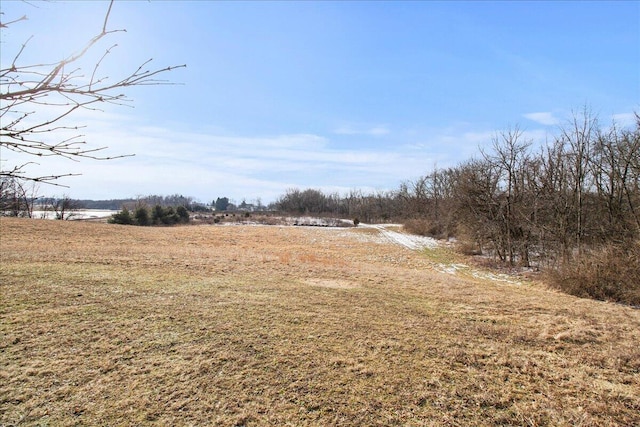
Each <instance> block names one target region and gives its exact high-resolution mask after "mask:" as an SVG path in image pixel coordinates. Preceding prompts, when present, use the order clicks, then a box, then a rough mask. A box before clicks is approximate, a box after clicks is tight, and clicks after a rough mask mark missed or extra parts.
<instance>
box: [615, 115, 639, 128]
mask: <svg viewBox="0 0 640 427" xmlns="http://www.w3.org/2000/svg"><path fill="white" fill-rule="evenodd" d="M611 119H612V120H613V122H614V123H615V124H616V125H618V126H620V127H623V128H624V127H630V126H633V125H634V124H635V123H636V115H635V114H634V113H619V114H614V115H612V116H611Z"/></svg>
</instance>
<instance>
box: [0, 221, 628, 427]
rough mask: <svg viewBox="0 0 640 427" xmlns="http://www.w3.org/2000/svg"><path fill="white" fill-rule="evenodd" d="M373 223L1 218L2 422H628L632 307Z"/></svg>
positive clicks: (354, 423)
mask: <svg viewBox="0 0 640 427" xmlns="http://www.w3.org/2000/svg"><path fill="white" fill-rule="evenodd" d="M376 233H377V231H375V230H371V229H368V230H361V229H323V228H304V227H279V226H269V227H267V226H255V227H254V226H184V227H173V228H146V227H127V226H117V225H109V224H102V223H90V222H62V221H44V220H21V219H8V218H2V219H0V255H1V266H0V289H1V295H0V297H1V304H0V321H1V323H0V331H1V343H0V425H3V426H11V425H51V426H71V425H83V426H86V425H103V426H106V425H109V426H111V425H167V426H169V425H171V426H174V425H176V426H180V425H194V426H195V425H198V426H201V425H219V426H286V425H289V426H391V425H402V426H440V425H448V426H467V425H478V426H479V425H501V426H508V425H517V426H544V425H549V426H595V425H598V426H600V425H604V426H615V425H620V426H632V425H640V310H634V309H632V308H629V307H625V306H621V305H615V304H608V303H602V302H596V301H591V300H586V299H578V298H574V297H571V296H567V295H563V294H560V293H557V292H553V291H550V290H548V289H546V288H545V287H544V286H543V285H541V284H536V283H533V282H528V281H521V283H519V284H518V283H510V282H508V281H504V280H495V279H493V278H492V276H491V275H488V274H487V275H482V274H476V273H477V272H473V271H471V269H456V268H447V263H452V264H453V263H455V262H459V260H454V258H455V256H454V255H452V254H449V253H446V252H444V250H443V249H436V250H435V252H434V250H425V251H424V252H421V251H412V250H408V249H406V248H403V247H400V246H395V245H393V244H392V243H389V242H384V241H381V240H377V239H376Z"/></svg>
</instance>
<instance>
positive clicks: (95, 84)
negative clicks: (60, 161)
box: [0, 0, 186, 183]
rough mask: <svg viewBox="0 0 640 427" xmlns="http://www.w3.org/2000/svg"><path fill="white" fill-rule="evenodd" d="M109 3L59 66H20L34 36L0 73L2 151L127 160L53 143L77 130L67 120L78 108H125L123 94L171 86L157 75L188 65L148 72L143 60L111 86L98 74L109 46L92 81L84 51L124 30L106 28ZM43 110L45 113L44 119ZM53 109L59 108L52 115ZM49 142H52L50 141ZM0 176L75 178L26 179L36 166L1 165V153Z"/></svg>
mask: <svg viewBox="0 0 640 427" xmlns="http://www.w3.org/2000/svg"><path fill="white" fill-rule="evenodd" d="M112 7H113V0H111V1H110V2H109V7H108V9H107V12H106V13H105V16H104V20H103V23H102V28H101V31H100V33H98V34H97V35H95V36H94V37H92V38H91V39H90V40H89V41H88V42H87V43H86V44H85V45H84V46H83V47H82V48H81V49H80V50H78V51H77V52H74V53H72V54H71V55H69V56H67V57H66V58H65V59H63V60H61V61H60V62H57V63H49V64H48V63H40V64H25V65H22V64H20V63H19V62H20V59H21V57H22V54H23V53H24V51H25V49H26V48H27V46H28V44H29V42H30V41H31V40H32V39H33V36H31V37H29V39H27V41H26V42H24V43H23V44H22V45H21V47H20V49H19V51H18V53H17V54H16V56H15V57H14V58H13V61H12V62H11V66H10V67H8V68H2V69H0V150H3V149H4V150H8V151H14V152H19V153H25V154H28V155H33V156H36V157H48V156H60V157H63V158H67V159H71V160H79V159H93V160H112V159H116V158H121V157H128V156H131V155H132V154H124V155H115V156H102V155H100V152H102V151H103V150H105V149H106V148H107V147H88V146H87V141H86V140H85V139H84V135H82V134H75V135H73V136H71V137H69V136H65V137H64V138H62V139H60V140H58V141H56V138H57V137H56V136H55V135H57V134H59V133H60V132H67V133H68V132H69V131H72V132H75V131H78V130H79V129H81V128H82V127H83V126H78V125H75V126H74V125H68V124H66V122H65V119H68V118H69V117H70V116H72V115H73V113H75V112H77V111H78V110H79V109H87V110H99V108H98V105H99V104H102V103H108V104H115V105H127V103H129V102H131V100H130V99H128V98H127V96H126V95H125V93H123V92H121V91H120V90H124V89H126V88H128V87H133V86H149V85H166V84H172V83H170V82H168V81H166V80H161V79H158V78H157V77H158V76H159V75H160V74H162V73H166V72H169V71H172V70H174V69H176V68H183V67H186V65H177V66H168V67H164V68H160V69H155V70H154V69H147V68H146V67H147V66H148V65H149V64H150V63H151V61H152V59H148V60H147V61H145V62H143V63H142V64H141V65H140V66H139V67H137V68H136V70H135V71H133V72H132V73H130V74H129V75H128V76H126V77H124V78H122V79H119V80H117V81H116V82H114V83H109V78H108V76H103V77H100V76H99V71H100V67H101V66H102V64H103V62H104V61H105V60H106V58H107V57H108V55H109V54H110V53H111V52H112V50H113V49H114V48H115V47H116V46H117V45H115V44H114V45H112V46H111V47H109V48H108V49H106V50H105V52H104V53H103V54H102V56H101V57H100V59H99V60H98V61H97V62H96V63H95V64H94V65H93V67H92V70H91V74H90V77H89V79H88V82H87V81H83V79H84V78H85V77H86V76H85V75H84V74H83V70H82V65H81V64H78V63H79V61H80V59H81V58H83V57H85V55H86V54H87V52H89V51H91V50H92V48H94V46H95V45H96V44H97V43H98V42H99V41H100V40H102V39H104V38H106V37H108V36H109V35H110V34H114V33H117V32H124V31H126V30H108V24H109V17H110V15H111V10H112ZM25 20H27V17H26V16H23V17H21V18H19V19H14V20H11V21H8V22H0V27H1V28H7V27H8V26H10V25H12V24H15V23H17V22H20V21H25ZM43 108H45V109H47V110H49V111H48V112H47V113H48V115H46V114H45V113H43V112H42V111H43ZM51 110H57V111H55V112H54V113H51ZM51 140H53V141H54V142H50V141H51ZM0 157H2V159H1V160H2V164H0V177H8V178H19V179H23V180H29V181H35V182H46V183H51V182H52V181H55V180H57V179H59V178H61V177H68V176H75V175H77V174H54V175H47V176H29V174H28V173H27V170H26V167H27V166H28V165H30V164H33V163H35V162H24V163H21V164H19V165H14V166H9V167H5V164H4V163H5V162H6V159H5V158H4V157H6V156H5V155H2V153H0Z"/></svg>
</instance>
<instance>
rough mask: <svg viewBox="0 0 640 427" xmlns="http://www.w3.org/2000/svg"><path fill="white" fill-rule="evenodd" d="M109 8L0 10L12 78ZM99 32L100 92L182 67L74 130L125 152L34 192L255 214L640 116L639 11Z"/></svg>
mask: <svg viewBox="0 0 640 427" xmlns="http://www.w3.org/2000/svg"><path fill="white" fill-rule="evenodd" d="M107 8H108V2H104V1H70V2H63V1H48V2H45V1H38V0H30V1H28V2H25V1H16V0H3V1H2V2H0V9H1V12H2V13H3V15H2V20H3V22H7V21H11V20H13V19H15V18H18V17H20V16H22V15H27V17H28V20H27V21H21V22H17V23H14V24H11V25H10V26H9V27H8V28H3V29H2V33H1V38H0V61H1V63H2V68H5V67H7V66H8V65H10V63H11V61H12V60H13V58H14V57H15V55H16V53H17V52H18V50H19V49H20V47H21V45H22V44H23V43H24V42H25V41H27V39H28V38H29V37H30V36H33V38H32V39H31V40H30V41H29V43H28V44H27V47H26V48H25V50H24V51H23V54H22V55H21V56H20V61H21V64H22V65H28V64H38V63H46V62H55V61H58V60H60V59H61V58H63V57H65V56H68V55H69V54H71V53H73V52H75V51H77V50H79V49H80V48H81V47H82V46H83V45H84V44H85V43H86V41H88V40H89V39H90V38H91V37H92V36H94V35H96V34H97V33H98V32H99V31H100V29H101V27H102V23H103V21H104V16H105V13H106V10H107ZM108 27H109V28H111V29H126V32H117V33H113V34H110V35H109V36H108V37H106V39H105V40H101V42H100V43H99V44H97V45H96V46H94V48H93V49H92V50H91V51H90V52H89V54H87V56H86V57H85V58H83V62H81V64H80V65H81V66H82V69H83V72H84V73H85V75H87V74H90V73H91V70H92V69H93V65H94V64H95V62H96V61H97V59H98V58H99V57H100V56H101V55H102V54H103V53H104V51H105V50H106V49H107V48H109V47H110V46H112V45H114V44H117V47H115V48H114V49H112V51H111V53H110V54H109V55H107V57H106V58H105V60H104V61H103V62H102V63H101V67H100V69H99V73H101V75H103V76H109V78H110V79H113V80H115V79H116V78H117V77H119V76H120V77H124V76H126V75H127V74H128V73H131V72H132V71H135V69H136V68H137V67H138V66H139V65H141V64H142V63H144V62H145V61H146V60H148V59H151V58H152V59H153V61H152V62H151V67H156V68H163V67H166V66H170V65H181V64H186V68H179V69H176V70H174V71H171V72H169V73H166V74H164V75H162V78H163V79H166V80H168V81H169V82H170V83H172V84H170V85H159V86H145V87H133V88H128V89H126V94H127V96H128V97H129V98H130V99H131V100H132V102H131V103H130V105H129V106H114V105H103V106H101V107H100V108H101V111H78V112H77V114H76V115H74V116H73V117H70V122H69V124H70V125H82V126H85V127H83V128H82V129H81V133H82V134H83V135H85V138H86V141H87V144H88V147H92V148H93V147H103V146H105V147H108V148H107V149H105V150H104V151H103V152H102V153H103V154H104V155H105V156H114V155H122V154H135V156H131V157H123V158H119V159H115V160H109V161H97V160H89V159H85V160H83V161H81V162H72V161H69V160H67V159H62V158H52V157H49V158H42V159H36V160H37V161H38V163H39V165H30V166H29V168H30V169H28V172H29V173H30V174H32V175H35V174H41V173H78V174H81V176H76V177H69V178H62V179H60V180H59V183H60V184H63V185H66V186H68V188H64V187H52V186H47V185H41V186H40V193H43V194H46V195H62V194H65V195H68V196H70V197H72V198H77V199H114V198H126V197H136V196H144V195H149V194H161V195H170V194H182V195H185V196H190V197H194V198H195V199H196V200H199V201H201V202H204V203H206V202H210V201H212V200H215V199H216V198H217V197H229V198H230V199H231V200H232V201H235V202H238V203H239V202H241V201H243V200H246V201H247V202H253V201H257V200H258V199H260V201H261V202H262V203H265V204H266V203H269V202H271V201H274V200H276V199H277V198H278V197H279V196H280V195H282V194H284V193H285V192H286V191H287V190H288V189H292V188H299V189H306V188H316V189H320V190H322V191H325V192H328V193H334V192H338V193H340V194H346V193H347V192H349V191H351V190H362V191H364V192H378V191H387V190H395V189H397V188H398V187H399V185H400V184H401V183H402V182H404V181H409V180H414V179H416V178H418V177H420V176H422V175H425V174H427V173H428V172H429V171H430V170H432V169H433V168H434V167H451V166H455V165H458V164H460V163H461V162H464V161H466V160H468V159H470V158H472V157H474V156H478V153H479V149H480V148H482V147H488V146H490V145H491V142H492V139H493V138H494V137H495V136H496V133H497V132H500V131H504V130H506V129H509V128H513V127H514V126H518V127H519V128H520V129H522V130H523V131H524V132H525V136H526V138H528V139H530V140H531V141H532V142H534V143H536V144H542V143H544V141H545V140H547V139H549V138H551V137H552V136H553V135H557V134H558V129H559V128H560V127H561V126H563V125H566V123H567V121H568V120H570V119H571V117H572V116H573V115H574V114H576V112H580V111H582V110H583V109H584V108H585V107H586V108H588V109H589V110H590V111H592V112H593V113H594V114H596V115H597V116H598V117H599V120H600V122H601V123H603V124H607V125H608V124H610V123H611V122H612V121H614V120H615V121H616V122H617V123H618V124H619V125H622V126H625V125H630V124H631V123H632V118H633V113H634V112H638V111H640V2H637V1H634V2H631V1H628V2H615V1H607V2H598V1H590V2H577V1H576V2H574V1H570V2H562V1H554V2H551V1H549V2H545V1H535V2H533V1H532V2H526V1H517V2H516V1H514V2H504V1H498V2H490V1H486V2H485V1H474V2H457V1H450V2H438V1H424V2H421V1H411V2H402V1H390V2H384V1H372V2H367V1H353V2H347V1H344V2H338V1H322V2H313V1H300V2H295V1H282V2H269V1H253V2H250V1H248V2H235V1H222V2H218V1H215V2H214V1H204V0H201V1H187V0H185V1H159V0H152V1H116V2H115V4H114V6H113V9H112V12H111V15H110V19H109V25H108ZM42 110H43V111H40V110H38V114H40V113H41V114H43V116H42V117H44V116H45V115H46V114H47V111H46V108H44V107H43V108H42ZM35 116H37V115H35ZM66 136H69V135H67V134H65V132H63V131H61V132H59V133H57V134H55V135H54V134H51V135H47V136H46V137H47V138H57V140H62V139H63V138H65V137H66ZM0 160H1V161H2V162H3V165H2V167H3V168H5V169H6V168H7V167H8V166H9V165H10V164H15V163H17V162H20V161H24V160H25V158H24V157H20V156H18V155H17V154H16V153H13V152H11V151H8V150H6V149H3V151H2V152H0ZM27 160H33V159H27Z"/></svg>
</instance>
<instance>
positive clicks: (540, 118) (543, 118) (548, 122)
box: [523, 112, 560, 126]
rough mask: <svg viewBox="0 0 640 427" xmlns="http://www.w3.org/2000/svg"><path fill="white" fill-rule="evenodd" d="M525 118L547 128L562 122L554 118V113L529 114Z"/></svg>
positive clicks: (524, 115)
mask: <svg viewBox="0 0 640 427" xmlns="http://www.w3.org/2000/svg"><path fill="white" fill-rule="evenodd" d="M523 117H525V118H527V119H529V120H531V121H534V122H536V123H540V124H541V125H545V126H553V125H557V124H558V123H560V120H559V119H557V118H556V117H554V116H553V113H550V112H540V113H527V114H523Z"/></svg>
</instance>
